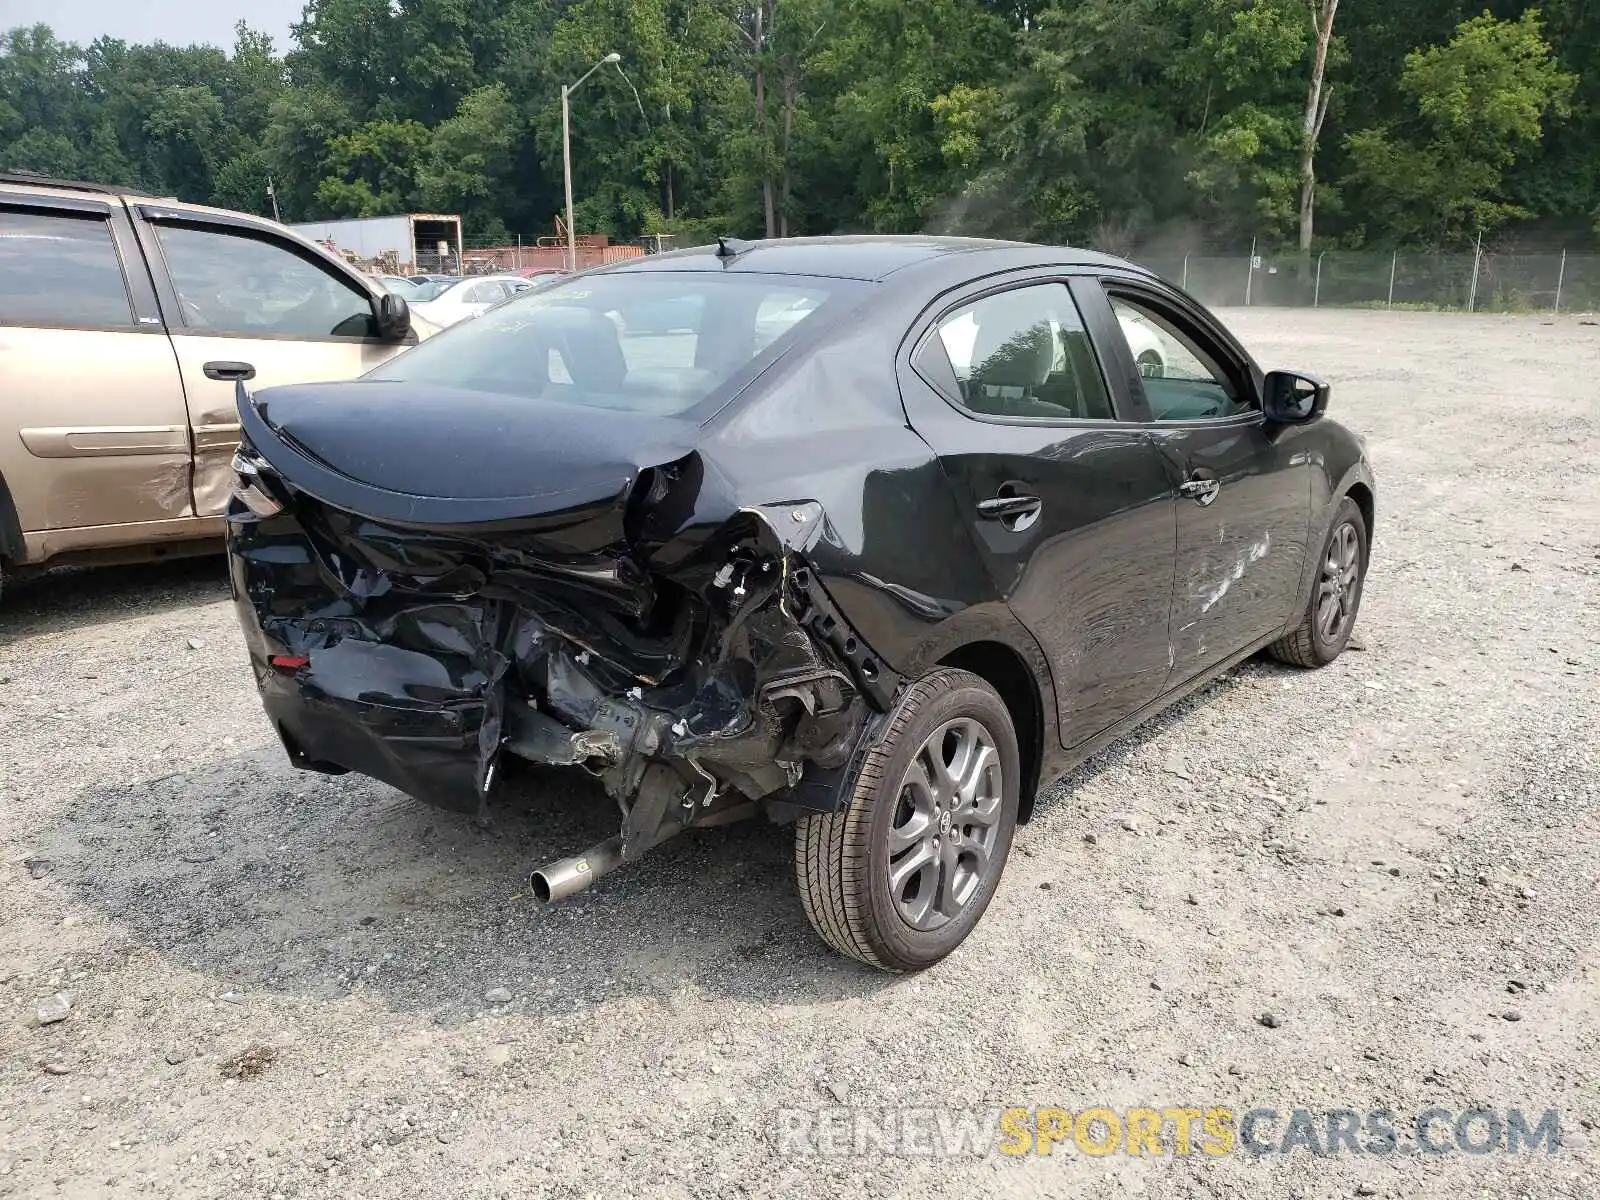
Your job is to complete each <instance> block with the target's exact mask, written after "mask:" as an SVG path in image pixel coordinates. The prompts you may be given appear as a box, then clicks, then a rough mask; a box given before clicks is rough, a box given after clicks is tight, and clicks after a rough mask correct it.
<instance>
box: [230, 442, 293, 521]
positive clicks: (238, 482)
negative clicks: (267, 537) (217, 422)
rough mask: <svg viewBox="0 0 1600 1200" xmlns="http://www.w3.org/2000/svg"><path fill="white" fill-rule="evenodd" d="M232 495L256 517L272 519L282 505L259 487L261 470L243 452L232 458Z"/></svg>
mask: <svg viewBox="0 0 1600 1200" xmlns="http://www.w3.org/2000/svg"><path fill="white" fill-rule="evenodd" d="M233 494H234V495H235V496H237V497H238V498H239V499H240V500H241V501H242V502H243V503H244V506H245V507H246V508H248V509H249V510H250V511H251V512H253V513H255V515H256V516H258V517H274V516H277V515H278V514H279V513H281V512H282V511H283V505H281V504H279V503H278V502H277V501H276V500H274V499H273V498H272V496H271V494H270V493H269V492H268V491H267V490H266V489H265V488H264V487H262V486H261V470H260V468H259V467H257V466H256V463H255V461H254V460H253V459H251V458H250V457H249V456H248V455H246V454H245V452H244V451H243V450H241V451H239V452H238V453H236V454H235V455H234V456H233Z"/></svg>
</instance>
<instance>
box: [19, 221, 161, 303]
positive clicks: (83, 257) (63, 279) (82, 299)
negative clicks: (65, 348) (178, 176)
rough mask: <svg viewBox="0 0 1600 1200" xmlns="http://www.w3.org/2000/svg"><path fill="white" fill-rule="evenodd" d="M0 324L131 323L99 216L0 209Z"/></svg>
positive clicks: (119, 270)
mask: <svg viewBox="0 0 1600 1200" xmlns="http://www.w3.org/2000/svg"><path fill="white" fill-rule="evenodd" d="M0 324H8V325H11V324H14V325H89V326H114V327H120V326H132V325H133V324H134V320H133V309H132V308H131V307H130V305H129V303H128V286H127V283H126V281H125V280H124V279H123V277H122V262H121V260H120V259H119V258H118V257H117V249H116V246H115V245H114V244H113V243H112V241H111V228H110V226H108V225H107V224H106V221H105V218H103V217H88V216H84V217H78V216H66V215H57V214H54V213H50V214H46V213H34V212H19V211H16V210H4V209H0Z"/></svg>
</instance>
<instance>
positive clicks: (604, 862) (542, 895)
mask: <svg viewBox="0 0 1600 1200" xmlns="http://www.w3.org/2000/svg"><path fill="white" fill-rule="evenodd" d="M621 865H622V838H621V837H620V836H619V837H612V838H607V839H606V840H605V841H603V842H600V843H599V844H597V845H594V846H591V847H589V849H587V850H585V851H584V852H583V853H582V854H579V855H576V856H575V857H573V858H563V859H560V860H559V861H557V862H553V863H550V864H549V865H548V866H544V867H540V868H539V869H538V870H537V871H535V872H534V873H533V876H532V878H531V879H530V881H529V882H530V886H531V887H532V888H533V898H534V899H535V900H537V901H538V902H539V903H540V904H554V903H555V902H556V901H557V900H565V899H566V898H567V897H568V896H576V895H577V894H578V893H579V892H582V891H586V890H587V889H588V887H589V885H590V884H592V883H593V882H594V881H595V880H596V879H599V878H600V877H601V876H603V875H609V874H611V872H613V871H615V870H616V869H617V868H618V867H620V866H621Z"/></svg>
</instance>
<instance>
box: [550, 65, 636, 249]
mask: <svg viewBox="0 0 1600 1200" xmlns="http://www.w3.org/2000/svg"><path fill="white" fill-rule="evenodd" d="M621 61H622V55H620V54H618V53H617V52H616V51H615V50H613V51H612V52H611V53H610V54H608V55H606V56H605V57H604V58H602V59H601V60H600V61H599V62H597V63H595V65H594V66H592V67H590V68H589V69H588V70H587V71H585V72H584V73H583V74H582V75H580V76H579V77H578V82H577V83H563V84H562V85H561V171H562V174H564V175H565V176H566V179H567V270H568V271H576V270H577V269H578V235H577V233H576V231H575V230H574V229H573V227H572V107H571V105H570V104H569V103H568V99H569V97H571V95H572V93H573V92H575V91H577V90H578V88H579V86H580V85H581V84H582V83H583V81H584V80H585V79H587V78H589V76H591V75H593V74H594V73H595V72H596V71H598V70H599V69H600V68H601V67H603V66H605V65H606V64H607V63H614V62H621Z"/></svg>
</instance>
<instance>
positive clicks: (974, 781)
mask: <svg viewBox="0 0 1600 1200" xmlns="http://www.w3.org/2000/svg"><path fill="white" fill-rule="evenodd" d="M971 741H972V751H971V752H970V753H969V754H968V755H967V756H966V760H965V761H964V762H963V763H962V770H961V774H960V776H959V777H958V781H957V789H956V794H957V795H958V796H959V797H960V802H959V804H958V805H957V806H956V812H957V813H960V812H963V811H965V810H966V809H967V808H968V807H969V806H971V805H974V804H976V803H977V802H978V796H979V794H980V792H981V790H982V789H983V787H984V784H985V782H986V781H987V779H988V776H989V770H990V768H991V767H993V766H994V765H995V763H997V762H999V761H1000V752H999V751H998V750H996V749H995V748H994V747H993V746H991V745H989V743H988V742H985V741H980V740H979V739H978V738H976V737H974V738H972V739H971Z"/></svg>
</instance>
